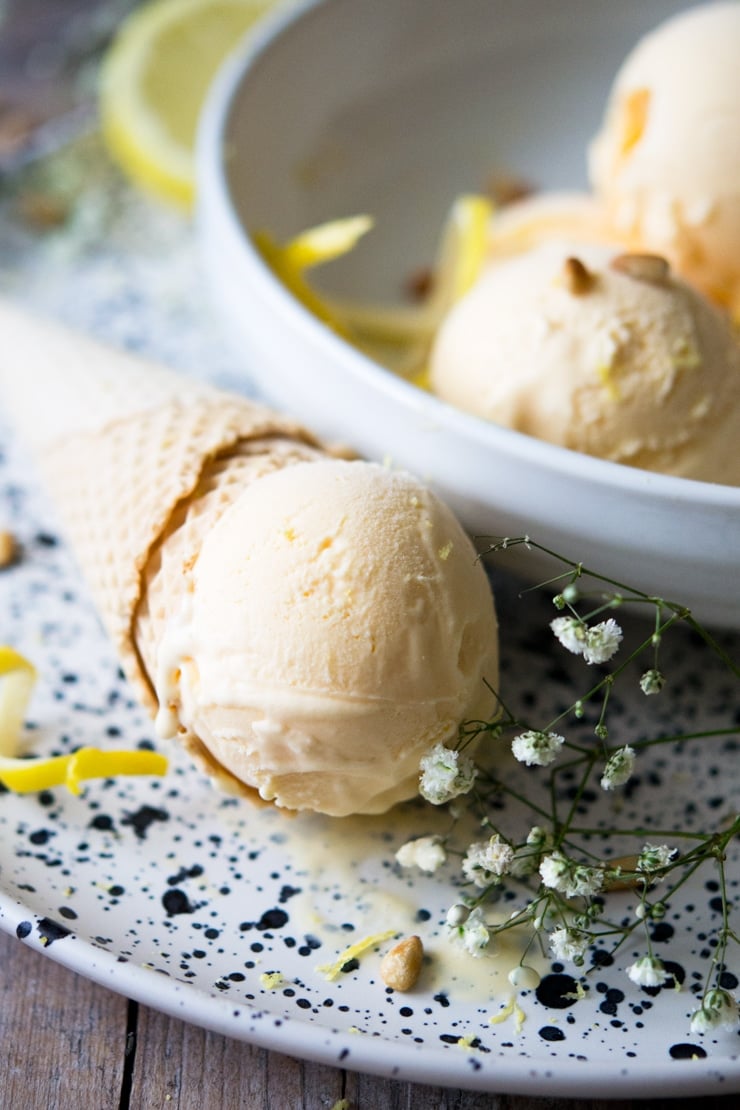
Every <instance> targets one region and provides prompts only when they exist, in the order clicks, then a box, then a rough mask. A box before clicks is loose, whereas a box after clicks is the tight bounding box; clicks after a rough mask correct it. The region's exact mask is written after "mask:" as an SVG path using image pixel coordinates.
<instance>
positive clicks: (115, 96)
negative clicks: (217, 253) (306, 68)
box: [99, 0, 275, 209]
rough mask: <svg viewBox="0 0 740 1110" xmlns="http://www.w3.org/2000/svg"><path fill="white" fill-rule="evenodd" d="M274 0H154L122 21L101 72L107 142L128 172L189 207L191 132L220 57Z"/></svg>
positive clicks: (191, 190)
mask: <svg viewBox="0 0 740 1110" xmlns="http://www.w3.org/2000/svg"><path fill="white" fill-rule="evenodd" d="M274 6H275V0H153V2H150V3H147V4H145V5H143V6H142V7H141V8H138V9H136V11H134V12H133V13H132V14H131V15H130V16H129V17H128V18H127V19H126V20H124V22H123V23H122V24H121V26H120V28H119V30H118V33H117V34H116V36H115V38H114V40H113V42H112V44H111V46H110V48H109V50H108V53H107V55H106V57H105V58H104V60H103V64H102V67H101V71H100V92H99V95H100V119H101V127H102V132H103V137H104V140H105V142H106V145H107V147H108V149H109V151H110V153H111V155H112V157H113V158H114V160H115V161H116V162H117V163H118V164H119V165H120V167H121V168H122V169H123V171H124V172H125V173H126V175H127V176H128V177H129V178H130V179H131V180H132V181H133V182H134V183H135V184H137V185H140V186H141V187H143V188H144V189H146V190H148V191H149V192H151V193H153V194H155V195H156V196H158V197H160V198H161V199H164V200H166V201H169V202H171V203H173V204H176V205H179V206H180V207H183V208H186V209H187V208H189V207H190V206H191V205H192V202H193V198H194V194H195V166H194V147H195V136H196V130H197V126H198V117H199V115H200V111H201V108H202V106H203V102H204V100H205V97H206V93H207V91H208V87H209V85H210V83H211V81H212V79H213V77H214V75H215V73H216V70H217V69H218V68H219V66H220V65H221V63H222V62H223V61H224V59H225V58H226V57H227V56H228V54H229V53H230V52H231V51H232V50H233V49H234V47H235V46H237V45H238V44H239V43H240V42H241V41H242V39H243V37H244V35H245V34H246V33H247V32H248V31H250V30H251V29H252V28H253V27H254V26H255V24H256V23H258V22H259V20H260V19H261V18H262V17H263V16H264V14H265V13H266V12H267V11H268V10H269V9H270V8H272V7H274Z"/></svg>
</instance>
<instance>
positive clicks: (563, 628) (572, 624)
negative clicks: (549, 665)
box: [550, 617, 622, 663]
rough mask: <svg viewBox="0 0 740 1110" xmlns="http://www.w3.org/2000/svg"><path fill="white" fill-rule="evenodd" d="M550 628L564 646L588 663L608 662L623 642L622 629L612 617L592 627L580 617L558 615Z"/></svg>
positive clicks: (551, 622)
mask: <svg viewBox="0 0 740 1110" xmlns="http://www.w3.org/2000/svg"><path fill="white" fill-rule="evenodd" d="M550 628H551V629H552V630H553V632H554V633H555V635H556V636H557V638H558V640H560V643H561V644H562V645H563V647H564V648H567V649H568V651H572V652H573V654H574V655H582V656H583V658H584V659H585V660H586V662H587V663H606V661H607V660H608V659H611V657H612V655H614V652H615V651H616V650H617V648H618V647H619V645H620V644H621V642H622V629H621V628H620V627H619V625H618V624H617V622H616V621H615V620H612V618H611V617H610V618H609V620H606V621H601V622H600V623H599V624H594V625H593V626H592V627H591V628H589V626H588V625H587V624H586V623H585V621H583V620H581V618H580V617H556V618H555V620H554V621H550Z"/></svg>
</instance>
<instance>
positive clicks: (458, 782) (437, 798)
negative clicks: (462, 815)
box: [419, 744, 476, 806]
mask: <svg viewBox="0 0 740 1110" xmlns="http://www.w3.org/2000/svg"><path fill="white" fill-rule="evenodd" d="M419 766H420V770H421V780H420V782H419V793H420V794H421V796H422V798H426V800H427V801H428V802H431V803H432V805H435V806H441V805H444V803H445V802H449V801H451V800H452V799H453V798H457V797H458V796H459V795H460V794H467V793H468V791H469V790H470V789H471V788H472V786H473V783H474V781H475V774H476V771H475V764H474V763H473V761H472V759H471V758H470V757H469V756H467V755H464V754H463V753H462V752H458V751H455V749H454V748H446V747H445V746H444V744H435V745H434V747H433V748H432V749H431V751H429V752H427V754H426V755H425V756H423V757H422V759H421V763H420V765H419Z"/></svg>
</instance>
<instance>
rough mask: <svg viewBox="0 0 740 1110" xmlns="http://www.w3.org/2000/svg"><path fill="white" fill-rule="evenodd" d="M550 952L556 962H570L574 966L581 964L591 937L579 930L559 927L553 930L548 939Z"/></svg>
mask: <svg viewBox="0 0 740 1110" xmlns="http://www.w3.org/2000/svg"><path fill="white" fill-rule="evenodd" d="M548 940H549V943H550V951H551V952H552V954H553V956H554V957H555V959H556V960H572V961H573V962H574V963H575V964H577V965H579V966H580V964H582V963H583V957H584V955H585V953H586V951H587V950H588V947H589V945H590V944H591V937H590V936H589V934H588V933H584V932H582V931H581V930H580V929H569V928H566V927H565V926H561V927H560V928H558V929H553V931H552V932H551V933H550V935H549V937H548Z"/></svg>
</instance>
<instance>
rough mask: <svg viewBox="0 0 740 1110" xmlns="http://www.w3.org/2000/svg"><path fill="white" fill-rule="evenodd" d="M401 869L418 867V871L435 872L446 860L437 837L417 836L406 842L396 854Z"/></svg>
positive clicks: (440, 839) (442, 847) (442, 846)
mask: <svg viewBox="0 0 740 1110" xmlns="http://www.w3.org/2000/svg"><path fill="white" fill-rule="evenodd" d="M396 859H397V860H398V862H399V863H400V864H401V867H418V868H419V870H420V871H430V872H431V871H436V870H437V868H438V867H440V866H441V865H442V864H443V863H444V861H445V860H446V859H447V853H446V852H445V850H444V845H443V844H442V838H441V837H439V836H418V837H416V839H415V840H408V841H406V843H405V844H402V845H401V847H400V848H399V849H398V851H397V852H396Z"/></svg>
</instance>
